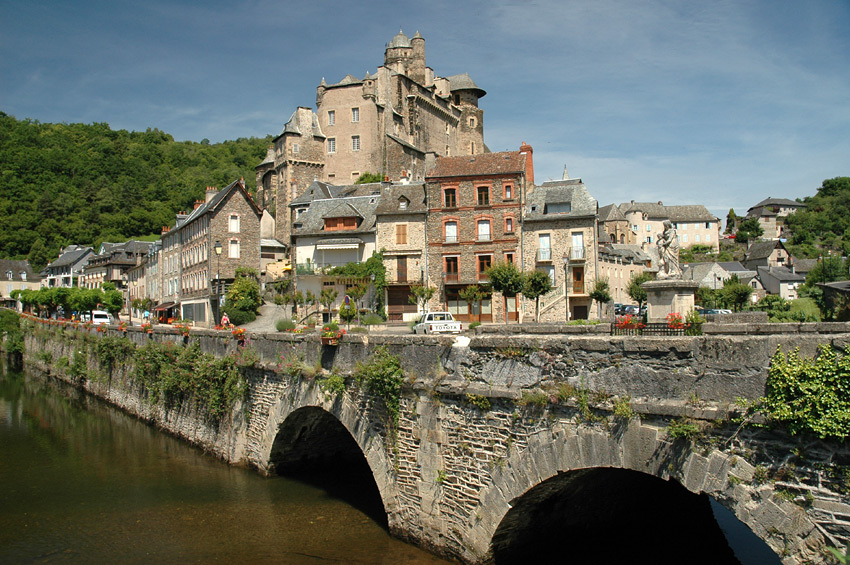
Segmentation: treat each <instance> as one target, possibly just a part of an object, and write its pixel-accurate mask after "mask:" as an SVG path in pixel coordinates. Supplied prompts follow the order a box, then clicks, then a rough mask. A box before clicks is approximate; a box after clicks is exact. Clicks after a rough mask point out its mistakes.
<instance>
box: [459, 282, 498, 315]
mask: <svg viewBox="0 0 850 565" xmlns="http://www.w3.org/2000/svg"><path fill="white" fill-rule="evenodd" d="M489 295H490V293H489V289H488V288H485V287H484V286H480V285H477V284H471V285H469V286H467V287H464V288H463V289H462V290H461V291H460V292H458V296H460V297H461V298H462V299H463V300H465V301H466V302H467V304H469V305H470V309H469V310H470V314H473V315H474V312H475V311H476V310H477V311H478V320H475V321H478V322H480V321H481V301H482V300H484V299H485V298H487V297H488V296H489ZM473 305H475V307H474V308H473ZM471 317H472V316H471Z"/></svg>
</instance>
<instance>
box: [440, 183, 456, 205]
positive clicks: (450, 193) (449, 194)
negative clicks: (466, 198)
mask: <svg viewBox="0 0 850 565" xmlns="http://www.w3.org/2000/svg"><path fill="white" fill-rule="evenodd" d="M443 206H445V207H446V208H457V190H456V189H454V188H447V189H445V190H443Z"/></svg>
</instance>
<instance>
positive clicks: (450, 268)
mask: <svg viewBox="0 0 850 565" xmlns="http://www.w3.org/2000/svg"><path fill="white" fill-rule="evenodd" d="M459 260H460V258H459V257H443V269H445V270H444V271H443V274H445V276H446V281H457V279H458V268H459V265H458V263H459Z"/></svg>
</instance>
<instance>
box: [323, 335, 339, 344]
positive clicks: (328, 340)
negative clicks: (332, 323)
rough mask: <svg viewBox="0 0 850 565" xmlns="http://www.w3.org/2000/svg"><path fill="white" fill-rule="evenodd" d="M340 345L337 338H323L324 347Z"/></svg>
mask: <svg viewBox="0 0 850 565" xmlns="http://www.w3.org/2000/svg"><path fill="white" fill-rule="evenodd" d="M338 344H339V339H337V338H335V337H323V338H322V345H338Z"/></svg>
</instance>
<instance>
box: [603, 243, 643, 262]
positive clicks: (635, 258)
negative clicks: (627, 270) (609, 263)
mask: <svg viewBox="0 0 850 565" xmlns="http://www.w3.org/2000/svg"><path fill="white" fill-rule="evenodd" d="M605 253H607V254H609V255H617V256H619V257H622V258H624V259H630V260H631V261H632V262H633V263H641V264H644V265H645V264H646V263H647V261H651V260H652V256H651V255H649V254H648V253H646V252H645V251H644V250H643V249H641V247H640V245H632V244H628V243H613V244H611V245H609V246H606V247H605Z"/></svg>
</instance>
